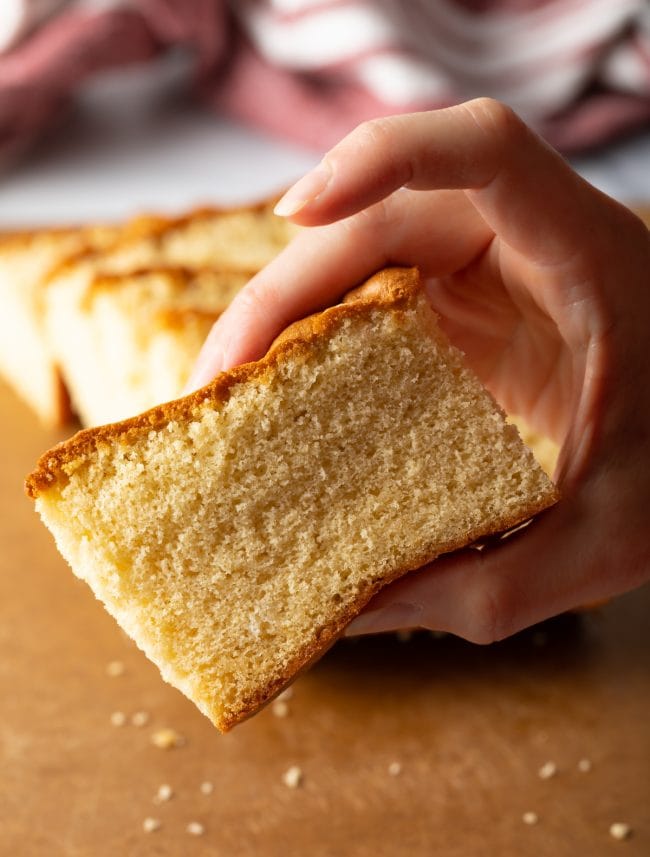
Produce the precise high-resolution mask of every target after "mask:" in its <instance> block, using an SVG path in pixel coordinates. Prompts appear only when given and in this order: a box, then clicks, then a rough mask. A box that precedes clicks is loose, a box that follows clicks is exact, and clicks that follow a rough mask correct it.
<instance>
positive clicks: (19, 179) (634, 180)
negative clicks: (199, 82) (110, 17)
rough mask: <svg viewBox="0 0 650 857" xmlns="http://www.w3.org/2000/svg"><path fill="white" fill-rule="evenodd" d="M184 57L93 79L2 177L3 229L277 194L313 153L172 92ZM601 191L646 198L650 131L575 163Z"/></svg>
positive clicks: (649, 194)
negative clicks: (74, 108)
mask: <svg viewBox="0 0 650 857" xmlns="http://www.w3.org/2000/svg"><path fill="white" fill-rule="evenodd" d="M187 68H188V66H187V62H186V61H185V60H184V58H183V57H182V56H177V57H175V58H173V59H172V62H169V61H168V62H167V63H166V66H165V67H164V68H162V69H161V67H160V65H159V64H155V63H154V64H151V65H149V66H146V67H145V68H143V69H142V70H140V71H135V72H134V71H133V70H131V71H129V72H128V73H125V72H120V73H116V74H113V75H111V76H109V77H105V78H104V79H103V80H102V81H100V82H97V83H94V84H93V85H92V87H89V88H88V90H87V91H86V92H85V94H84V97H83V99H82V103H81V107H80V109H79V111H78V112H77V114H76V115H75V117H74V118H72V119H70V120H69V121H68V122H67V124H66V126H65V128H64V129H62V130H61V131H60V132H59V133H58V134H57V135H55V136H54V137H53V139H52V142H51V143H49V144H48V145H43V146H41V147H40V149H39V150H38V151H37V152H34V153H33V154H32V155H31V156H30V157H29V158H28V159H26V160H24V161H23V162H21V163H20V164H19V165H18V166H16V167H15V168H14V169H13V170H11V171H8V172H6V173H4V174H2V175H0V226H5V227H11V226H29V225H32V224H49V223H52V224H59V223H67V222H80V221H105V220H113V219H116V218H121V217H125V216H129V215H132V214H135V213H137V212H141V211H162V212H177V211H180V210H182V209H184V208H187V207H190V206H193V205H197V204H201V203H217V204H219V203H224V204H229V203H238V202H248V201H252V200H255V199H258V198H260V197H264V196H266V195H268V194H270V193H273V192H275V191H277V190H279V189H281V188H282V187H284V186H285V185H288V184H289V183H290V182H291V181H292V180H294V179H296V178H297V177H299V176H300V175H301V174H302V173H303V172H304V171H306V170H307V169H309V167H311V166H312V165H314V164H315V163H316V162H317V161H318V154H317V153H314V152H310V151H307V150H304V149H301V148H299V147H297V146H291V145H289V144H287V143H284V142H280V141H278V140H275V139H272V138H269V137H267V136H265V135H263V134H261V133H257V132H254V131H252V130H250V129H248V128H244V127H242V126H240V125H237V124H236V123H234V122H232V121H230V120H227V119H224V118H220V117H216V116H214V115H212V114H210V113H208V112H206V111H203V110H201V109H200V108H198V107H196V106H192V105H191V104H190V103H188V102H187V100H186V99H181V98H179V97H177V96H174V95H173V94H170V91H171V93H174V92H175V93H178V90H179V89H182V88H183V87H184V85H185V80H186V79H187ZM574 164H575V166H576V167H577V168H578V170H579V171H580V172H581V173H582V174H583V175H584V176H585V177H586V178H587V179H588V180H589V181H591V182H592V183H594V184H595V185H596V186H598V187H600V188H601V189H602V190H604V191H605V192H606V193H609V194H610V195H612V196H615V197H617V198H618V199H621V200H623V201H626V202H631V201H635V202H646V203H648V202H650V133H647V134H645V135H644V136H641V137H637V138H636V139H633V140H630V141H628V142H626V143H623V144H619V145H618V146H615V147H613V148H611V149H610V150H608V151H607V152H605V153H601V154H599V155H594V156H591V157H584V158H578V159H576V160H575V161H574Z"/></svg>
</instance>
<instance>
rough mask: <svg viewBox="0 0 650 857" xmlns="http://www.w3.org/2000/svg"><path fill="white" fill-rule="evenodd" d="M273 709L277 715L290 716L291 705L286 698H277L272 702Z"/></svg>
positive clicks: (281, 716)
mask: <svg viewBox="0 0 650 857" xmlns="http://www.w3.org/2000/svg"><path fill="white" fill-rule="evenodd" d="M271 711H272V712H273V714H274V715H275V716H276V717H280V718H283V717H288V716H289V706H288V704H287V703H286V702H285V701H284V699H276V700H274V701H273V702H272V703H271Z"/></svg>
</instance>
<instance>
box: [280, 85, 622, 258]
mask: <svg viewBox="0 0 650 857" xmlns="http://www.w3.org/2000/svg"><path fill="white" fill-rule="evenodd" d="M400 187H409V188H412V189H414V190H434V189H441V188H446V189H452V188H455V189H462V190H465V191H467V192H468V196H469V197H470V199H471V201H472V203H473V205H474V206H475V207H476V209H477V210H478V211H479V212H480V214H481V216H482V217H483V218H484V220H485V221H486V222H487V223H488V224H489V226H490V227H491V228H492V230H493V231H494V232H495V233H496V234H497V235H498V236H499V237H500V238H501V239H502V240H503V241H504V242H505V243H506V244H508V245H509V246H510V247H512V248H513V249H514V250H517V251H519V252H520V253H522V254H523V255H525V256H526V258H527V259H528V260H529V261H530V262H532V263H538V264H542V265H556V264H561V263H562V262H563V261H564V260H566V259H567V258H571V257H573V256H574V255H575V252H576V246H577V244H578V245H579V243H580V241H581V240H584V238H585V235H586V232H587V231H588V227H586V226H585V224H587V223H589V220H590V215H591V214H592V211H593V206H594V201H595V197H600V198H601V202H602V201H606V202H607V204H608V205H610V206H612V207H616V208H617V209H622V208H623V207H622V206H619V205H618V204H617V203H615V202H614V201H613V200H611V199H609V197H606V196H605V195H604V194H601V193H600V192H599V191H597V190H596V189H595V188H593V187H592V186H591V185H589V184H588V183H587V182H586V181H584V180H583V179H582V178H581V177H580V176H579V175H578V174H577V173H575V172H574V170H572V169H571V167H570V166H569V165H568V164H567V163H566V162H565V161H564V159H563V158H562V157H561V156H560V155H559V154H558V153H557V152H556V151H555V150H553V149H552V148H551V147H550V146H548V145H547V144H546V143H545V142H544V141H543V140H542V139H541V138H540V137H539V136H538V135H537V134H535V133H534V132H533V131H532V130H531V129H530V128H528V126H527V125H526V124H525V123H524V122H523V121H522V120H521V119H520V118H519V117H518V116H517V114H516V113H515V112H514V111H513V110H511V109H510V108H509V107H507V106H506V105H504V104H501V103H500V102H498V101H494V100H493V99H489V98H479V99H475V100H474V101H468V102H466V103H464V104H460V105H457V106H455V107H450V108H446V109H443V110H435V111H430V112H423V113H412V114H406V115H401V116H391V117H387V118H382V119H375V120H371V121H369V122H365V123H364V124H362V125H360V126H359V127H358V128H356V129H355V130H354V131H352V132H351V133H350V134H348V135H347V137H345V138H344V139H343V140H342V141H341V142H340V143H338V144H337V145H336V146H335V147H334V148H333V149H331V150H330V151H329V152H328V153H327V155H325V157H324V158H323V161H322V162H321V164H320V165H319V166H318V167H317V168H316V169H315V170H313V171H312V172H311V173H309V174H308V175H307V176H305V177H304V178H303V179H301V180H300V181H299V182H298V183H297V184H296V185H294V186H293V187H292V188H290V189H289V191H288V192H287V193H286V194H285V196H284V197H283V198H282V199H281V200H280V202H279V203H278V205H277V207H276V212H277V213H278V214H281V215H283V216H288V217H291V218H292V219H293V220H294V221H295V222H296V223H300V224H302V225H305V226H314V225H319V224H323V223H329V222H332V221H333V220H339V219H340V218H343V217H348V216H349V215H351V214H353V213H355V212H357V211H360V210H362V209H363V208H366V207H367V206H369V205H372V204H373V203H375V202H377V201H378V200H380V199H384V198H385V197H386V196H388V195H389V194H390V193H392V192H393V191H394V190H396V189H397V188H400Z"/></svg>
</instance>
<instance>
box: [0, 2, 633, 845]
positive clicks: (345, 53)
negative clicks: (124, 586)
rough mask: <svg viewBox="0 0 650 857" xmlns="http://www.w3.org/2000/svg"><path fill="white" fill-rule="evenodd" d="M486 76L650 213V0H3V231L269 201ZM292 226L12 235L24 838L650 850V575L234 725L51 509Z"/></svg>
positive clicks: (18, 756)
mask: <svg viewBox="0 0 650 857" xmlns="http://www.w3.org/2000/svg"><path fill="white" fill-rule="evenodd" d="M481 95H490V96H493V97H495V98H498V99H500V100H502V101H505V102H506V103H508V104H510V105H512V106H513V107H514V108H515V109H517V110H518V111H519V112H520V114H521V115H522V116H523V117H524V118H525V119H526V120H527V121H528V122H529V123H530V124H531V125H532V126H533V127H534V128H536V129H537V130H538V131H540V133H542V134H543V135H544V136H545V137H546V139H548V140H549V142H551V143H552V144H553V145H554V146H556V147H557V148H559V150H560V151H562V152H563V154H565V156H566V157H567V158H569V159H570V161H571V162H572V163H573V164H574V165H575V167H576V168H577V169H578V170H579V171H580V172H581V173H582V174H583V175H584V176H585V177H586V178H587V179H588V180H590V181H591V182H593V183H594V184H595V185H597V186H598V187H600V188H601V189H603V190H604V191H606V192H607V193H609V194H611V195H612V196H614V197H617V198H618V199H620V200H622V201H623V202H625V203H628V204H632V205H637V206H644V205H645V206H647V207H650V0H410V2H397V0H375V2H370V0H367V2H364V1H363V0H230V2H227V1H226V0H78V1H77V2H74V0H0V233H3V232H10V231H11V230H12V229H17V230H21V229H26V228H30V227H38V226H45V227H47V226H50V225H57V226H58V225H61V224H69V223H72V224H78V225H80V226H83V225H84V224H88V223H101V222H107V221H113V220H118V221H119V220H123V219H126V218H131V217H133V216H134V215H136V214H138V213H140V212H156V213H164V214H174V215H175V214H178V213H181V212H183V211H185V210H187V209H189V208H191V207H194V206H197V205H202V204H207V205H210V204H212V205H214V204H216V205H230V204H239V203H245V202H249V201H254V200H257V199H262V198H265V197H267V196H268V195H271V194H275V193H277V191H279V190H280V189H282V188H283V187H285V186H286V185H288V184H289V183H290V182H292V181H293V180H294V179H296V178H297V177H298V176H299V175H300V174H301V173H303V172H304V171H305V170H307V169H308V168H309V167H311V166H312V165H313V164H315V163H316V162H317V161H318V160H319V158H320V157H321V155H322V153H323V152H324V151H326V150H327V149H328V148H329V147H330V146H331V145H333V144H334V143H335V142H336V141H337V140H338V139H340V137H341V136H342V135H343V134H345V133H346V132H347V131H349V130H351V129H352V128H353V127H354V126H355V125H357V124H358V123H359V122H361V121H363V120H365V119H368V118H371V117H373V116H382V115H388V114H393V113H399V112H404V111H412V110H421V109H431V108H435V107H443V106H447V105H450V104H454V103H457V102H459V101H462V100H466V99H468V98H473V97H477V96H481ZM229 218H230V219H229ZM154 220H155V219H152V221H154ZM233 220H234V221H236V222H234V224H233V222H232V221H233ZM251 223H252V224H253V225H252V226H251V225H250V224H251ZM242 224H243V226H242ZM285 227H286V224H284V223H283V222H280V223H279V218H274V217H273V215H272V214H271V211H270V208H269V207H268V206H266V207H264V206H262V207H260V209H259V210H257V209H255V210H252V209H251V210H249V211H248V212H247V213H245V214H244V215H242V218H241V219H240V220H237V216H233V217H231V215H224V214H223V213H222V212H216V213H215V212H208V213H199V214H196V215H194V216H192V217H189V218H185V219H183V218H181V219H180V220H179V221H169V222H163V221H160V222H158V223H156V222H150V223H147V222H145V223H141V224H140V225H139V226H138V227H137V229H135V231H133V230H132V231H131V232H130V233H129V230H128V228H127V229H126V230H125V231H124V235H123V236H122V239H123V240H122V241H121V243H120V240H116V236H115V234H114V232H115V231H114V230H112V229H106V230H102V229H100V230H84V229H72V230H62V231H61V232H54V233H47V232H46V233H45V234H43V233H39V232H36V233H35V234H25V235H19V236H11V235H9V236H2V235H0V374H1V375H3V377H4V380H6V381H8V382H9V383H8V384H4V381H3V383H2V384H0V413H1V414H2V440H3V443H2V444H0V473H1V474H2V478H1V480H0V547H1V550H0V651H1V652H2V656H1V657H0V766H1V767H2V777H1V778H0V855H2V857H4V855H5V854H7V855H9V854H11V855H14V854H15V855H21V857H32V855H34V857H43V855H48V857H50V855H52V857H58V855H65V857H89V855H92V857H114V855H129V857H140V855H142V857H149V855H157V857H178V855H185V854H192V855H206V857H214V855H215V854H224V855H226V854H227V855H238V857H249V855H250V857H259V855H263V857H273V855H278V857H280V855H282V857H286V855H292V854H300V855H301V854H309V855H310V857H321V855H322V857H332V855H344V857H347V856H348V855H350V857H382V855H386V857H399V855H402V854H404V855H408V857H429V855H431V854H440V855H444V857H467V855H481V857H483V855H485V857H511V855H512V857H520V855H522V854H532V855H535V857H565V855H566V857H575V855H576V854H579V855H594V857H600V855H608V854H610V852H611V853H613V849H618V848H619V847H622V848H623V850H624V852H625V854H626V855H627V857H630V855H634V857H647V855H648V854H650V812H649V807H650V800H649V797H650V775H649V772H650V730H648V726H647V722H648V709H649V707H650V626H649V625H648V621H647V617H648V611H649V610H650V589H649V588H648V587H647V586H646V587H645V588H643V589H641V590H639V591H637V592H632V593H629V594H628V595H626V596H623V597H622V598H619V599H616V600H614V601H612V602H610V603H608V604H606V605H600V606H597V607H594V609H589V610H587V611H585V612H584V613H573V614H570V615H567V616H562V617H558V618H557V619H555V620H552V621H550V622H547V623H544V624H543V625H542V626H537V627H536V628H531V629H528V630H526V631H525V632H522V633H521V634H518V635H516V636H515V637H513V638H511V639H509V640H506V641H503V642H501V643H498V644H495V645H493V646H489V647H479V646H474V645H472V644H470V643H467V642H465V641H463V640H460V639H457V638H454V637H451V636H449V635H440V634H437V633H428V632H419V633H415V634H410V633H404V634H400V635H381V636H376V637H369V638H365V639H363V640H359V641H357V642H353V641H347V642H346V641H343V642H341V643H339V644H337V645H336V646H335V647H333V649H332V650H331V651H330V652H329V653H328V654H327V655H326V656H325V657H324V658H323V659H322V660H321V661H320V662H319V663H318V664H317V665H316V666H315V667H314V668H313V669H312V670H310V671H309V672H307V673H305V674H304V675H303V676H302V677H300V678H299V679H298V681H297V682H295V684H294V685H293V686H292V688H291V694H292V695H291V696H286V697H285V698H284V699H283V700H279V701H278V702H279V703H280V704H277V703H276V704H274V705H271V706H269V707H267V708H266V709H265V710H263V711H262V712H261V713H260V714H259V715H257V716H255V717H254V718H252V719H251V720H250V721H248V722H247V723H245V724H243V725H241V726H238V727H237V728H236V729H235V730H234V731H233V732H232V733H230V734H228V735H227V736H220V735H218V734H217V733H216V732H215V730H214V728H213V726H212V725H211V724H210V723H209V722H208V720H207V719H206V718H204V717H203V716H202V715H201V714H200V713H199V711H198V710H197V709H196V708H195V707H194V706H193V705H192V704H191V703H190V702H189V701H188V700H187V699H185V698H184V697H183V696H182V695H181V694H180V693H179V692H177V691H176V690H174V688H172V687H171V686H169V685H167V684H165V683H164V682H163V681H162V680H161V678H160V675H159V674H158V671H157V670H156V668H155V667H154V666H153V664H151V663H150V662H148V661H147V660H146V659H145V657H144V656H143V655H142V653H141V652H140V651H139V650H138V649H137V648H136V646H135V645H134V644H133V643H132V642H131V641H130V640H129V639H128V638H127V637H126V635H125V634H123V633H122V632H121V630H120V629H119V628H118V626H117V625H116V624H115V623H114V622H113V620H112V619H111V618H110V617H109V616H108V614H107V613H106V612H105V611H104V610H103V609H102V608H101V605H100V604H98V603H97V602H96V601H95V599H94V598H93V597H92V594H91V593H90V592H89V591H88V589H87V587H86V586H85V585H84V584H83V583H82V582H81V581H79V580H77V579H75V578H74V576H73V575H72V573H71V572H70V569H69V568H67V566H66V564H65V563H64V561H63V559H62V558H61V557H60V556H59V555H58V553H57V552H56V549H55V547H54V544H53V542H52V539H51V537H50V535H49V533H47V532H46V531H45V528H44V527H42V526H40V524H39V522H38V520H37V517H36V515H35V514H34V511H33V508H32V504H31V503H30V502H28V501H27V500H26V499H25V498H24V497H23V496H22V495H23V491H22V485H23V480H24V478H25V474H26V473H28V472H29V471H30V469H32V468H33V466H34V462H35V461H36V460H37V458H38V456H39V455H41V454H42V453H43V451H44V450H45V449H47V448H48V447H50V446H51V445H52V444H53V443H55V442H56V441H58V440H61V439H63V438H65V437H66V436H69V435H70V434H71V432H73V431H74V430H75V429H76V428H78V427H79V422H78V421H77V417H80V418H81V421H82V422H85V423H86V424H87V425H92V424H94V423H96V422H105V421H109V420H108V418H107V417H105V416H103V415H104V414H105V409H106V408H107V407H111V408H112V407H115V408H116V409H117V411H118V412H117V413H116V414H115V417H114V418H118V417H122V416H125V415H126V412H128V413H134V412H135V410H143V409H144V408H145V407H149V406H151V405H153V404H154V403H157V402H160V401H161V400H163V399H165V398H172V397H173V396H175V395H178V394H179V392H180V390H181V389H182V386H183V383H184V381H185V379H186V376H185V377H181V371H183V372H189V368H190V366H191V363H192V361H193V359H194V358H195V356H196V353H197V352H198V349H199V347H200V343H201V342H202V341H203V338H204V336H205V335H206V333H207V330H208V329H209V327H210V325H211V323H212V321H213V320H214V318H216V317H217V315H218V313H219V312H221V311H222V310H223V307H224V306H225V305H226V304H227V300H229V299H230V297H231V295H232V292H233V290H234V289H236V288H238V287H239V286H240V285H241V282H242V278H245V277H247V276H249V275H250V274H251V273H252V272H253V271H254V270H255V269H257V268H258V267H259V266H261V264H263V263H264V261H265V260H266V255H265V254H267V253H271V254H272V253H274V252H276V251H277V250H278V249H279V248H280V247H281V246H282V245H283V243H284V242H285V241H286V240H287V239H288V236H287V235H286V234H285V232H284V231H283V230H284V229H285ZM105 233H108V234H105ZM206 235H207V236H208V238H209V240H207V241H206V240H205V237H206ZM224 235H225V236H226V238H227V240H224ZM117 237H118V238H119V237H120V236H119V235H118V236H117ZM114 240H115V244H114V245H113V244H111V242H112V241H114ZM215 247H216V248H217V249H216V250H215ZM134 248H135V251H137V252H136V253H135V255H130V253H131V251H134ZM206 248H207V256H206ZM217 251H218V252H217ZM253 251H255V252H253ZM251 253H252V258H253V261H252V262H251V261H250V259H251ZM75 254H80V255H75ZM240 257H241V258H240ZM65 260H67V261H65ZM70 260H72V262H71V263H70ZM143 260H144V261H143ZM62 261H65V264H63V265H62V266H61V268H60V270H59V272H58V275H57V274H56V270H57V268H56V266H57V265H59V264H60V263H61V262H62ZM235 262H236V263H237V264H236V265H235V264H234V263H235ZM142 265H144V266H145V270H144V273H143V272H142V271H141V270H136V269H138V268H140V267H142ZM170 265H175V266H179V267H178V269H175V272H174V273H173V276H172V274H171V273H170V270H169V266H170ZM53 266H54V270H55V279H54V281H52V279H51V278H50V274H51V269H52V267H53ZM147 266H149V267H151V266H153V268H152V270H148V267H147ZM156 266H157V267H156ZM224 272H225V275H227V276H226V280H224ZM68 275H69V279H68V280H66V277H67V276H68ZM76 275H78V276H79V277H80V279H75V276H76ZM57 276H58V280H57ZM229 277H230V279H231V280H232V282H230V280H228V278H229ZM53 282H54V285H53ZM57 282H58V286H57ZM70 283H72V289H70V288H69V287H70ZM98 284H99V285H101V288H95V286H97V285H98ZM102 284H103V285H102ZM107 284H108V286H107ZM82 287H83V288H82ZM102 289H104V291H102ZM84 290H85V291H84ZM57 294H58V295H59V296H60V297H61V299H62V300H63V299H65V300H64V301H63V303H61V304H60V306H61V307H62V309H61V311H60V312H58V309H57V308H58V307H59V304H56V305H55V298H56V295H57ZM89 295H90V297H88V296H89ZM66 296H67V297H66ZM68 298H70V299H69V300H68ZM86 298H88V299H86ZM106 301H108V308H109V309H110V310H111V312H110V313H109V314H108V316H107V313H106V310H107V303H106ZM192 301H195V303H194V304H192ZM50 304H52V305H50ZM53 310H57V312H54V311H53ZM184 313H185V315H183V314H184ZM50 316H51V318H50ZM106 317H108V319H109V322H110V323H107V324H106V325H105V326H103V323H104V320H105V318H106ZM170 317H173V319H175V320H176V321H175V322H174V324H168V323H167V321H166V319H168V318H170ZM178 318H181V319H182V318H186V322H184V323H183V324H179V323H177V320H178ZM50 322H51V327H52V330H51V331H50V336H49V337H48V335H47V334H46V330H45V326H50ZM52 331H54V333H56V334H57V336H58V339H57V337H56V336H52V335H51V334H52ZM57 332H58V333H57ZM59 334H60V335H59ZM129 343H130V345H129ZM163 346H164V349H167V350H161V349H163ZM80 354H81V355H82V359H80V357H79V355H80ZM133 354H135V355H136V359H133ZM161 354H168V355H169V359H168V360H167V361H166V362H164V366H165V371H161V365H162V364H161V361H160V355H161ZM125 355H126V356H125ZM151 355H156V357H155V359H154V358H153V357H152V358H151V359H149V358H150V357H151ZM134 363H138V367H137V368H138V370H139V372H132V369H134V365H133V364H134ZM76 370H79V372H77V374H75V372H76ZM66 373H67V374H66ZM134 375H135V376H137V377H136V379H135V380H134V378H133V377H132V376H134ZM165 378H166V379H167V380H168V382H169V385H170V386H168V387H166V388H165V390H166V392H164V393H162V392H161V391H160V381H161V379H162V380H165ZM12 388H13V389H12ZM132 388H133V389H132ZM129 392H130V393H132V394H133V395H134V396H135V395H136V394H137V396H138V397H140V396H144V399H143V400H142V399H140V398H138V399H137V401H139V402H140V401H141V402H142V404H141V405H139V407H138V408H137V409H136V407H135V405H133V401H134V400H133V399H131V398H129V399H128V402H127V403H126V404H124V402H123V401H122V397H123V396H124V395H125V394H126V393H129ZM16 394H17V395H16ZM111 397H113V398H111ZM127 398H128V397H127ZM84 404H85V406H86V409H85V410H84V407H83V405H84ZM91 406H93V407H92V408H91ZM96 407H99V408H101V413H102V418H100V417H99V416H97V415H96V414H97V411H96V409H95V410H93V408H96ZM129 408H130V410H129ZM120 409H122V410H123V411H124V412H119V411H120ZM75 414H76V416H75ZM111 414H112V412H111ZM39 418H40V420H39ZM110 418H111V419H112V418H113V416H112V415H111V417H110ZM538 440H539V439H538ZM538 452H539V449H538ZM556 453H557V450H556V448H555V447H554V446H553V447H552V448H545V450H544V452H543V453H541V454H540V458H541V459H542V460H544V461H545V462H548V463H547V465H546V466H547V467H548V468H549V469H552V468H553V461H554V458H555V455H556ZM611 557H612V562H615V561H616V547H615V546H612V551H611ZM161 734H162V735H163V737H165V736H167V739H169V735H170V734H171V736H172V739H173V740H172V741H171V743H170V741H169V740H166V742H162V743H161V741H160V740H159V736H160V735H161ZM296 770H297V771H298V776H297V777H296V775H295V772H296ZM292 771H293V775H292V776H289V774H290V772H292ZM288 776H289V778H288ZM287 778H288V779H287ZM291 782H293V783H294V786H291V785H288V783H291ZM161 795H167V797H165V798H163V797H161ZM616 839H626V840H628V841H626V842H625V843H624V844H623V845H620V843H619V842H616V841H615V840H616Z"/></svg>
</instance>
